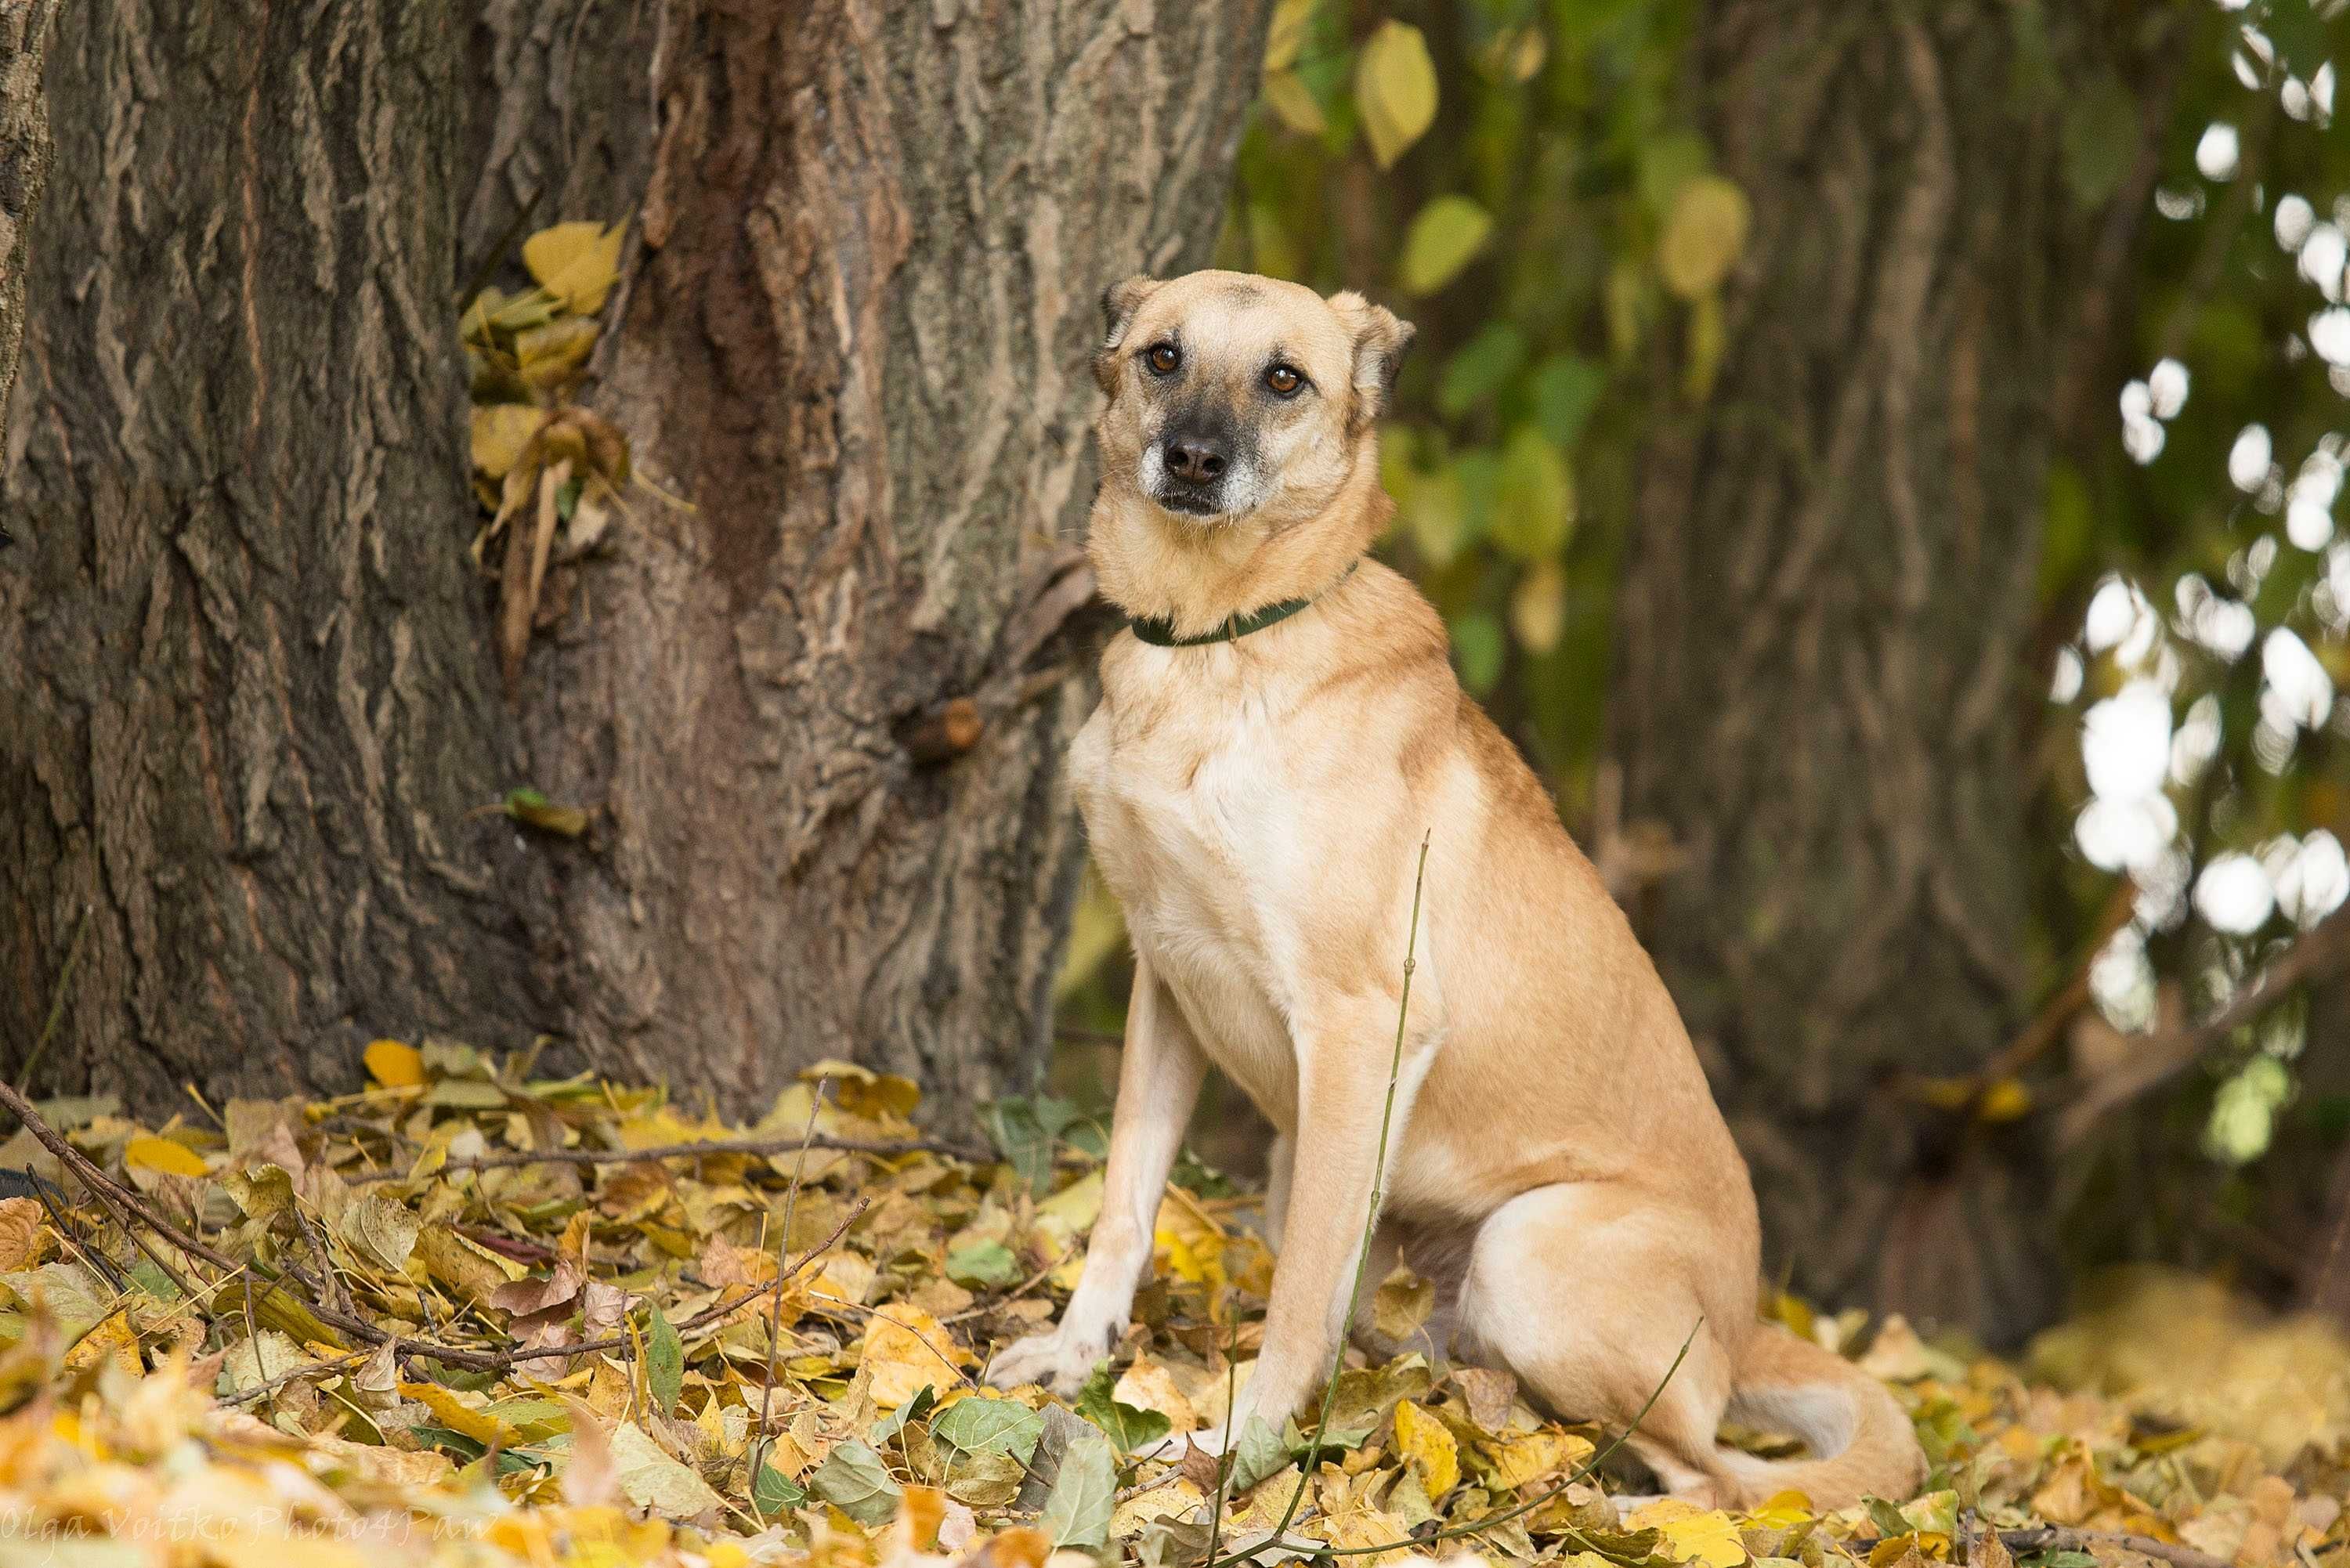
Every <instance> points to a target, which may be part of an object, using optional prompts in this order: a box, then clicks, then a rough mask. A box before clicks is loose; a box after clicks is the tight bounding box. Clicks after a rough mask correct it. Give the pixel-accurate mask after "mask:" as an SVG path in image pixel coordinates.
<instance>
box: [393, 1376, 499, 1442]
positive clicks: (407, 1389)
mask: <svg viewBox="0 0 2350 1568" xmlns="http://www.w3.org/2000/svg"><path fill="white" fill-rule="evenodd" d="M400 1397H402V1398H407V1399H414V1400H416V1401H417V1402H418V1403H420V1404H421V1405H423V1406H424V1407H426V1408H427V1409H429V1410H431V1411H432V1418H433V1419H434V1420H435V1421H437V1422H439V1423H440V1424H441V1425H442V1426H443V1427H446V1428H449V1429H450V1430H451V1431H452V1432H463V1434H464V1435H465V1436H466V1437H469V1438H473V1441H475V1442H477V1443H496V1444H497V1445H498V1446H500V1447H501V1448H509V1449H510V1448H513V1447H514V1446H515V1444H517V1443H519V1442H521V1441H522V1440H523V1438H522V1433H521V1432H519V1431H517V1430H516V1429H515V1428H514V1426H513V1425H512V1424H510V1423H509V1422H506V1421H504V1420H502V1419H500V1418H499V1417H496V1416H494V1415H492V1414H491V1413H490V1412H488V1411H487V1410H477V1409H475V1408H474V1407H472V1406H471V1405H468V1404H466V1403H465V1402H464V1400H463V1399H462V1398H460V1397H458V1395H457V1391H456V1390H455V1389H453V1388H443V1387H442V1386H441V1385H439V1384H438V1383H410V1382H406V1381H404V1380H403V1381H402V1382H401V1384H400Z"/></svg>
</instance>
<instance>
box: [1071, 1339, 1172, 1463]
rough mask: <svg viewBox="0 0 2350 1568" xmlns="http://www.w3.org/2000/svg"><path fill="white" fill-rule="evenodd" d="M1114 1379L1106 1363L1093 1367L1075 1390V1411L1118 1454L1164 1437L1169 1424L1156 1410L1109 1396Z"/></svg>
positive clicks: (1147, 1444)
mask: <svg viewBox="0 0 2350 1568" xmlns="http://www.w3.org/2000/svg"><path fill="white" fill-rule="evenodd" d="M1117 1382H1118V1376H1117V1373H1116V1372H1115V1371H1114V1370H1113V1369H1112V1368H1111V1366H1110V1364H1109V1363H1108V1362H1107V1361H1105V1362H1103V1363H1102V1364H1101V1365H1100V1366H1097V1367H1095V1368H1094V1371H1093V1376H1090V1377H1088V1378H1087V1379H1086V1386H1085V1387H1083V1388H1082V1389H1080V1390H1078V1393H1077V1414H1078V1415H1080V1416H1083V1417H1085V1418H1086V1419H1087V1420H1088V1421H1091V1422H1092V1423H1093V1424H1094V1425H1095V1426H1097V1427H1099V1428H1101V1429H1102V1430H1103V1431H1105V1432H1107V1433H1108V1434H1109V1440H1110V1441H1111V1442H1113V1443H1116V1444H1117V1445H1118V1452H1119V1453H1122V1454H1130V1453H1132V1452H1134V1450H1135V1449H1143V1448H1149V1446H1150V1445H1151V1444H1153V1443H1155V1442H1157V1441H1159V1438H1163V1437H1165V1436H1166V1435H1167V1432H1168V1429H1169V1428H1170V1426H1172V1425H1173V1423H1172V1422H1170V1421H1169V1420H1168V1418H1167V1417H1165V1416H1163V1415H1161V1414H1159V1412H1158V1411H1156V1410H1142V1409H1138V1408H1136V1407H1134V1406H1132V1405H1128V1404H1127V1403H1126V1402H1125V1401H1123V1400H1121V1399H1118V1397H1115V1396H1113V1395H1112V1394H1111V1393H1110V1389H1111V1388H1112V1387H1113V1386H1116V1384H1117Z"/></svg>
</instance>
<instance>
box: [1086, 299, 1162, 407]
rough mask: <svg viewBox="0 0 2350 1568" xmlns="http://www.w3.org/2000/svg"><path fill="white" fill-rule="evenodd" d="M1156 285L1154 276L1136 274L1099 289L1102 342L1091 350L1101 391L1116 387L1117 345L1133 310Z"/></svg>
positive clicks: (1132, 314) (1130, 321)
mask: <svg viewBox="0 0 2350 1568" xmlns="http://www.w3.org/2000/svg"><path fill="white" fill-rule="evenodd" d="M1158 287H1159V280H1158V279H1157V278H1155V277H1142V276H1139V275H1138V276H1135V277H1129V278H1128V279H1127V280H1126V281H1125V282H1123V283H1114V284H1111V285H1110V286H1108V287H1107V288H1106V289H1104V290H1102V297H1101V308H1102V345H1101V347H1100V348H1097V349H1096V350H1095V351H1094V379H1095V380H1097V381H1099V382H1100V383H1101V389H1102V390H1103V391H1105V392H1115V391H1116V390H1117V389H1118V345H1119V344H1121V343H1123V342H1125V341H1126V329H1127V328H1128V327H1129V326H1131V325H1133V322H1134V313H1135V312H1136V311H1138V310H1139V309H1141V308H1142V302H1143V301H1144V300H1146V299H1149V297H1150V296H1151V295H1152V294H1153V293H1154V292H1155V291H1156V290H1157V289H1158Z"/></svg>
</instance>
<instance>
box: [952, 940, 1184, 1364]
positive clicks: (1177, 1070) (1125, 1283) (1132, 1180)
mask: <svg viewBox="0 0 2350 1568" xmlns="http://www.w3.org/2000/svg"><path fill="white" fill-rule="evenodd" d="M1206 1073H1207V1057H1206V1055H1205V1054H1203V1053H1202V1052H1201V1049H1200V1045H1199V1042H1198V1041H1196V1040H1194V1039H1193V1038H1192V1037H1191V1027H1190V1025H1188V1024H1186V1023H1184V1022H1183V1018H1182V1015H1181V1014H1180V1012H1178V1011H1177V1010H1176V1007H1175V999H1174V998H1173V997H1171V996H1170V995H1169V994H1168V992H1167V988H1166V986H1165V985H1163V984H1162V983H1160V982H1159V979H1158V977H1157V976H1156V975H1155V974H1153V973H1152V972H1151V969H1150V965H1149V961H1146V960H1144V959H1143V958H1142V957H1140V956H1139V954H1138V955H1137V956H1136V959H1135V962H1134V994H1133V997H1132V1000H1131V1001H1130V1002H1128V1005H1127V1012H1126V1051H1125V1055H1124V1059H1123V1060H1122V1061H1120V1063H1119V1064H1118V1108H1117V1110H1116V1111H1115V1112H1114V1113H1113V1114H1112V1116H1111V1118H1110V1129H1109V1159H1108V1162H1107V1165H1106V1166H1105V1168H1104V1169H1103V1171H1102V1208H1101V1217H1100V1218H1099V1219H1098V1220H1095V1221H1094V1231H1093V1235H1092V1237H1091V1239H1090V1240H1089V1241H1088V1242H1087V1247H1086V1263H1085V1268H1084V1270H1083V1272H1080V1273H1079V1275H1078V1276H1077V1288H1076V1292H1075V1293H1072V1294H1071V1295H1070V1297H1069V1308H1068V1310H1067V1311H1066V1312H1065V1313H1063V1314H1061V1321H1060V1324H1059V1325H1058V1326H1057V1327H1055V1328H1052V1329H1050V1330H1047V1331H1046V1332H1045V1333H1043V1334H1031V1335H1029V1336H1028V1337H1027V1338H1026V1339H1024V1340H1022V1341H1020V1342H1019V1343H1018V1344H1016V1345H1013V1346H1012V1347H1011V1348H1010V1349H1008V1350H1006V1351H1005V1352H1004V1353H1003V1355H999V1356H997V1357H995V1359H994V1360H993V1362H991V1363H990V1364H989V1366H988V1369H987V1380H988V1381H989V1382H990V1383H993V1384H994V1385H995V1386H997V1387H999V1388H1016V1387H1018V1386H1020V1385H1022V1384H1024V1383H1041V1384H1043V1385H1045V1386H1047V1387H1049V1388H1051V1389H1053V1390H1054V1391H1055V1393H1058V1394H1063V1395H1068V1394H1075V1393H1076V1391H1077V1389H1078V1388H1079V1387H1080V1386H1083V1385H1084V1383H1085V1380H1086V1377H1087V1374H1089V1373H1091V1372H1092V1371H1093V1369H1094V1365H1095V1363H1097V1362H1098V1361H1100V1360H1101V1358H1102V1357H1103V1356H1105V1355H1108V1354H1109V1351H1110V1348H1111V1346H1113V1345H1116V1344H1117V1343H1118V1336H1119V1335H1120V1334H1124V1333H1125V1332H1126V1324H1127V1319H1128V1314H1131V1313H1132V1311H1133V1309H1134V1293H1135V1289H1136V1287H1138V1286H1139V1285H1140V1284H1141V1282H1142V1273H1143V1271H1144V1270H1145V1269H1147V1268H1149V1266H1150V1241H1151V1233H1152V1230H1153V1227H1154V1225H1155V1223H1156V1221H1157V1220H1158V1218H1159V1198H1160V1196H1161V1195H1162V1194H1163V1193H1164V1192H1165V1191H1166V1189H1167V1173H1168V1171H1169V1170H1170V1169H1171V1168H1173V1167H1174V1164H1175V1152H1176V1150H1177V1149H1178V1148H1179V1147H1180V1146H1181V1144H1182V1141H1183V1128H1184V1127H1185V1125H1186V1124H1187V1123H1189V1122H1190V1120H1191V1106H1192V1105H1193V1103H1194V1102H1196V1101H1197V1100H1198V1099H1199V1097H1200V1082H1201V1078H1202V1077H1204V1076H1205V1075H1206Z"/></svg>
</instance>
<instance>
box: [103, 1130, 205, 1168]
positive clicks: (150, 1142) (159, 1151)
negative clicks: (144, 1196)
mask: <svg viewBox="0 0 2350 1568" xmlns="http://www.w3.org/2000/svg"><path fill="white" fill-rule="evenodd" d="M122 1163H123V1164H125V1165H131V1166H137V1167H138V1168H140V1169H141V1170H160V1171H161V1172H162V1173H163V1174H164V1175H166V1176H202V1175H203V1174H204V1172H205V1169H206V1167H205V1165H204V1160H203V1156H202V1155H200V1154H198V1153H197V1152H196V1151H195V1150H194V1149H192V1148H190V1147H188V1146H187V1145H186V1144H183V1143H174V1142H172V1140H171V1139H170V1138H167V1137H155V1136H154V1135H153V1134H151V1133H141V1134H140V1136H139V1137H134V1138H132V1139H131V1140H130V1142H129V1143H128V1144H126V1145H124V1146H123V1150H122Z"/></svg>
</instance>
